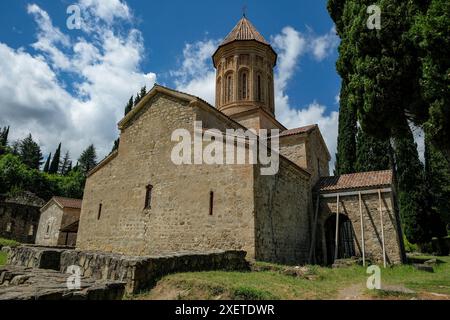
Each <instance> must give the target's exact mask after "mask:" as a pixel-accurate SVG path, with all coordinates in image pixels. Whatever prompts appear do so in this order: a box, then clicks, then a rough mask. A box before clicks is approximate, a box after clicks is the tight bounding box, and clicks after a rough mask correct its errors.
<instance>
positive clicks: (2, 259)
mask: <svg viewBox="0 0 450 320" xmlns="http://www.w3.org/2000/svg"><path fill="white" fill-rule="evenodd" d="M5 263H6V252H3V251H0V266H3V265H4V264H5Z"/></svg>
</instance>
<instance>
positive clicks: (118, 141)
mask: <svg viewBox="0 0 450 320" xmlns="http://www.w3.org/2000/svg"><path fill="white" fill-rule="evenodd" d="M119 143H120V138H117V139H116V140H115V141H114V145H113V147H112V150H111V153H113V152H114V151H116V150H118V149H119Z"/></svg>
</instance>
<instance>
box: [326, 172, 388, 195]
mask: <svg viewBox="0 0 450 320" xmlns="http://www.w3.org/2000/svg"><path fill="white" fill-rule="evenodd" d="M391 184H392V170H386V171H373V172H361V173H353V174H344V175H341V176H335V177H323V178H321V179H320V181H319V182H318V189H319V190H320V191H321V192H327V191H338V190H347V189H359V188H370V187H382V186H389V185H391Z"/></svg>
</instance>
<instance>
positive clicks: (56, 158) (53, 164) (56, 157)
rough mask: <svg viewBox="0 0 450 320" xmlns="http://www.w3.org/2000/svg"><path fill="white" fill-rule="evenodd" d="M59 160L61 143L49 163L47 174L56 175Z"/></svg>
mask: <svg viewBox="0 0 450 320" xmlns="http://www.w3.org/2000/svg"><path fill="white" fill-rule="evenodd" d="M60 158H61V143H60V144H59V145H58V148H57V149H56V152H55V155H54V156H53V159H52V162H51V163H50V169H49V170H48V173H50V174H55V173H58V171H59V163H60Z"/></svg>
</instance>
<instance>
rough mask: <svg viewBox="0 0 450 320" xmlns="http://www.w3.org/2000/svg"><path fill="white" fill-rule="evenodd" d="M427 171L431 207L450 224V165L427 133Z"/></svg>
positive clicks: (444, 221)
mask: <svg viewBox="0 0 450 320" xmlns="http://www.w3.org/2000/svg"><path fill="white" fill-rule="evenodd" d="M425 172H426V178H427V184H428V190H429V192H430V198H431V199H430V201H431V207H432V210H433V211H434V212H436V214H437V215H438V216H439V217H440V219H441V220H442V221H443V223H445V224H447V225H449V226H450V165H449V163H448V160H447V159H446V157H445V156H444V154H443V153H442V151H440V150H439V149H438V148H436V146H435V145H433V144H432V143H431V142H430V138H429V137H428V136H427V135H425Z"/></svg>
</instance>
